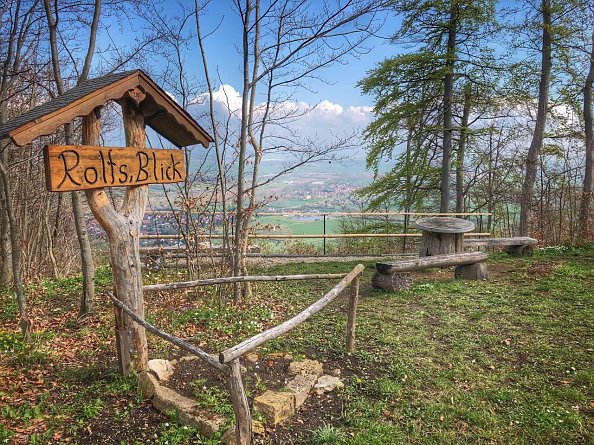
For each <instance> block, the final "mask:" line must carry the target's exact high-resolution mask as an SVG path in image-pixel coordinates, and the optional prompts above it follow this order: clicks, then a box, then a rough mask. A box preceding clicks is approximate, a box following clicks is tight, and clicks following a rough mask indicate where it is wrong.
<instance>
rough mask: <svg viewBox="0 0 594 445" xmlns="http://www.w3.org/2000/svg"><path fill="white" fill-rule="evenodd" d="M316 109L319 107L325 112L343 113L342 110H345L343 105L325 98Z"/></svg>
mask: <svg viewBox="0 0 594 445" xmlns="http://www.w3.org/2000/svg"><path fill="white" fill-rule="evenodd" d="M316 109H318V110H320V111H322V112H325V113H334V114H342V112H343V108H342V106H341V105H338V104H334V103H332V102H330V101H329V100H323V101H322V102H320V103H319V104H318V105H317V106H316Z"/></svg>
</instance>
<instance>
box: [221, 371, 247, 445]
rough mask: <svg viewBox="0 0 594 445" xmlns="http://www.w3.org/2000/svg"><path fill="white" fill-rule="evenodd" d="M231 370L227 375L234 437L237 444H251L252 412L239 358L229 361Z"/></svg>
mask: <svg viewBox="0 0 594 445" xmlns="http://www.w3.org/2000/svg"><path fill="white" fill-rule="evenodd" d="M229 366H230V367H231V370H230V372H229V374H228V376H227V380H228V385H229V393H230V394H231V403H232V405H233V411H234V413H235V422H236V427H235V439H236V441H237V444H238V445H251V444H252V414H251V413H250V406H249V404H248V400H247V396H246V394H245V389H244V387H243V381H242V379H241V366H240V364H239V359H235V360H233V361H232V362H231V363H229Z"/></svg>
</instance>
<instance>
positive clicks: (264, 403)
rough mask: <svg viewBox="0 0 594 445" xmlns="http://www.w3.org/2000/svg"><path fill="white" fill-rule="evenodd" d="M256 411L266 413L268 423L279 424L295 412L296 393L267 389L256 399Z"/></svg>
mask: <svg viewBox="0 0 594 445" xmlns="http://www.w3.org/2000/svg"><path fill="white" fill-rule="evenodd" d="M254 412H258V413H261V414H262V415H264V417H265V418H266V423H267V424H268V425H271V426H275V425H278V424H279V423H281V422H282V421H283V420H285V419H288V418H289V417H291V416H292V415H293V414H295V395H294V394H293V393H292V392H281V391H266V392H265V393H264V394H262V395H261V396H258V397H256V398H255V399H254Z"/></svg>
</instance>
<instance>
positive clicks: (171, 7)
mask: <svg viewBox="0 0 594 445" xmlns="http://www.w3.org/2000/svg"><path fill="white" fill-rule="evenodd" d="M181 3H182V4H183V5H186V6H187V7H188V8H189V7H190V6H192V7H193V4H194V1H193V0H184V1H183V2H181ZM311 5H312V6H311V8H315V7H317V6H318V5H319V3H318V2H316V1H313V0H312V1H311ZM163 10H164V11H165V12H166V13H167V14H168V15H170V16H174V15H176V14H179V12H180V11H181V8H180V6H179V3H178V0H165V2H164V4H163ZM102 22H103V24H104V25H108V26H110V27H111V30H110V39H113V41H114V42H115V43H116V44H121V45H122V46H125V45H127V44H129V43H130V42H132V41H133V39H134V38H135V36H136V34H138V33H140V32H142V27H143V26H145V25H143V24H142V22H141V21H140V20H134V21H133V22H132V23H131V26H123V27H122V28H121V32H120V30H119V29H118V28H120V27H119V26H118V25H117V24H116V18H114V17H104V18H103V19H102ZM202 26H203V34H205V35H207V34H209V33H211V32H213V34H212V35H210V36H209V37H208V38H207V39H206V40H205V45H206V53H207V59H208V63H209V68H210V70H211V72H212V73H213V74H214V76H215V79H214V81H215V83H216V85H215V86H216V87H218V86H219V85H220V83H223V84H227V85H230V86H232V87H233V88H235V89H236V90H238V91H240V89H241V88H240V87H241V84H242V74H241V66H240V63H241V59H240V57H239V55H238V50H237V45H240V44H241V40H240V39H241V34H240V32H239V30H240V28H241V22H240V19H239V17H238V13H237V11H236V9H235V7H234V6H233V2H232V1H231V0H213V1H211V2H210V4H208V6H207V8H206V9H205V11H204V14H203V17H202ZM186 29H187V30H188V32H195V25H194V20H193V19H190V20H188V22H187V24H186ZM395 29H396V20H395V19H394V18H393V17H388V19H387V22H386V24H385V26H384V28H383V30H382V34H383V35H390V34H392V33H393V32H394V30H395ZM108 43H109V40H108V38H107V37H106V34H105V33H102V34H101V35H100V37H99V46H105V45H107V44H108ZM366 47H367V48H368V49H369V51H368V53H367V54H362V55H361V56H359V58H357V59H356V58H354V57H347V58H346V61H347V64H346V65H341V64H335V65H333V66H332V67H330V68H327V69H325V70H323V71H322V72H321V75H320V77H322V78H324V79H325V80H326V82H320V81H308V82H307V85H306V87H307V89H300V90H299V91H297V92H296V94H295V95H294V96H293V99H295V100H297V101H304V102H307V103H308V104H315V103H319V102H322V101H324V100H326V101H329V102H331V103H334V104H340V105H341V106H343V107H348V106H362V105H367V106H372V105H373V102H372V98H371V97H369V96H364V95H362V94H361V92H360V89H359V88H358V87H357V86H356V84H357V82H358V81H359V80H361V79H362V78H363V77H364V76H365V73H366V72H367V71H369V70H370V69H372V68H373V67H374V66H375V64H376V63H378V62H380V61H381V60H383V59H384V58H385V57H388V56H390V55H393V54H394V52H395V50H396V48H395V46H393V45H390V44H389V43H388V42H387V40H385V39H381V38H371V39H369V41H368V42H367V44H366ZM147 56H148V55H147ZM185 56H186V57H185V69H188V70H189V72H190V73H191V74H193V75H195V76H196V78H197V79H198V80H203V75H202V67H201V65H200V63H201V62H200V59H199V52H198V45H197V43H196V41H193V42H192V45H191V47H190V48H188V49H187V52H186V55H185ZM150 63H151V65H152V68H154V69H155V70H159V69H160V68H162V65H163V61H161V60H151V62H150ZM129 68H131V67H129ZM216 73H218V74H219V75H220V81H219V79H217V78H216ZM308 89H309V90H311V91H308Z"/></svg>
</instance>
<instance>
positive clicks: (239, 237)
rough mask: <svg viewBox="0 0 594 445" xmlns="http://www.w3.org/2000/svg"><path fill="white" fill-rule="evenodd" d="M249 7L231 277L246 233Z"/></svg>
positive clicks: (237, 291) (237, 296) (236, 293)
mask: <svg viewBox="0 0 594 445" xmlns="http://www.w3.org/2000/svg"><path fill="white" fill-rule="evenodd" d="M250 14H251V6H250V5H249V4H248V6H247V7H246V10H245V13H244V16H243V22H244V23H243V92H242V98H241V99H242V100H241V130H240V137H239V159H238V163H239V165H238V168H237V198H236V199H237V201H236V204H237V208H236V212H235V237H234V243H233V276H234V277H238V276H240V275H241V254H242V243H243V237H245V236H247V233H245V232H244V231H243V226H244V224H243V219H244V214H243V195H244V191H245V155H246V150H247V142H248V141H247V131H248V128H247V127H248V125H247V123H248V105H249V92H250V63H249V48H248V46H249V28H250ZM233 301H234V303H235V304H239V303H241V286H240V285H239V284H235V286H234V288H233Z"/></svg>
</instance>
